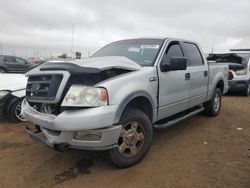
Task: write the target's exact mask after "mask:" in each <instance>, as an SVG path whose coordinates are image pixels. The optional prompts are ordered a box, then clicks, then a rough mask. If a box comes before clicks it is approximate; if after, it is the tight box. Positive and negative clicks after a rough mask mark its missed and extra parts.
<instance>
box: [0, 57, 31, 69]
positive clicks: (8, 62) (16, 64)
mask: <svg viewBox="0 0 250 188" xmlns="http://www.w3.org/2000/svg"><path fill="white" fill-rule="evenodd" d="M35 66H36V65H34V64H31V63H29V62H28V61H26V60H24V59H22V58H21V57H16V56H10V55H0V73H26V72H27V71H28V70H30V69H32V68H34V67H35Z"/></svg>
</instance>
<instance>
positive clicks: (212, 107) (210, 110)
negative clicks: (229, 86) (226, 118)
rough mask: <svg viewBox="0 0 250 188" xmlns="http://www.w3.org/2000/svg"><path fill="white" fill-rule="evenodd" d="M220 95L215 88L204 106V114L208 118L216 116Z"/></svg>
mask: <svg viewBox="0 0 250 188" xmlns="http://www.w3.org/2000/svg"><path fill="white" fill-rule="evenodd" d="M221 98H222V93H221V90H220V89H219V88H216V89H215V90H214V93H213V97H212V99H211V100H210V101H208V102H206V103H205V104H204V112H205V114H206V115H209V116H217V115H218V114H219V112H220V109H221Z"/></svg>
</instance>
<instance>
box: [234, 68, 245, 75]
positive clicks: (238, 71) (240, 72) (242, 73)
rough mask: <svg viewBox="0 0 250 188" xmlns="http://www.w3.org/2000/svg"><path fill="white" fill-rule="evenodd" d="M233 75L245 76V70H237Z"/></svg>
mask: <svg viewBox="0 0 250 188" xmlns="http://www.w3.org/2000/svg"><path fill="white" fill-rule="evenodd" d="M235 74H236V75H237V76H242V75H246V74H247V69H242V70H237V71H235Z"/></svg>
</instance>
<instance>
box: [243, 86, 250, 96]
mask: <svg viewBox="0 0 250 188" xmlns="http://www.w3.org/2000/svg"><path fill="white" fill-rule="evenodd" d="M249 94H250V84H248V86H247V87H246V89H245V90H244V91H243V92H242V95H243V96H249Z"/></svg>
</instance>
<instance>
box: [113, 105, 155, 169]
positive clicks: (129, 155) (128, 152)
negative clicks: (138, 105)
mask: <svg viewBox="0 0 250 188" xmlns="http://www.w3.org/2000/svg"><path fill="white" fill-rule="evenodd" d="M119 124H121V125H122V127H123V128H122V131H121V135H120V137H119V140H118V147H116V148H113V149H111V150H110V151H109V157H110V159H111V161H112V162H113V164H114V165H116V166H117V167H120V168H127V167H130V166H132V165H135V164H137V163H138V162H140V161H141V160H142V159H143V157H144V156H145V155H146V153H147V152H148V150H149V148H150V145H151V142H152V137H153V127H152V123H151V121H150V119H149V117H148V116H147V115H146V114H145V113H144V112H142V111H140V110H137V109H134V108H128V109H127V110H125V112H124V113H123V115H122V117H121V119H120V122H119Z"/></svg>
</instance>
